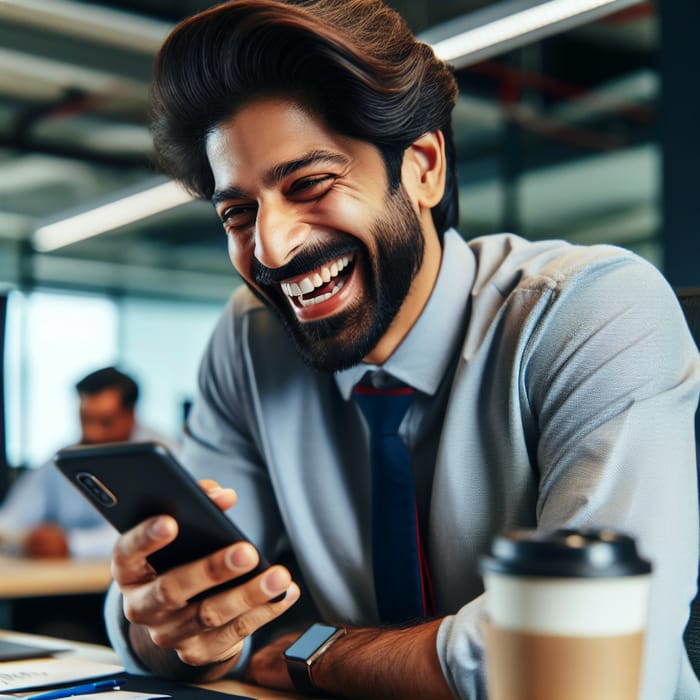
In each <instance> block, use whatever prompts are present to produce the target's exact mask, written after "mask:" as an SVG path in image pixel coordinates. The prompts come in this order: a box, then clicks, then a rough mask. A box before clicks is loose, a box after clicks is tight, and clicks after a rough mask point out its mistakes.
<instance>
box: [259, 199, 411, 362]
mask: <svg viewBox="0 0 700 700" xmlns="http://www.w3.org/2000/svg"><path fill="white" fill-rule="evenodd" d="M385 204H386V207H385V211H384V213H383V214H382V215H380V216H379V217H377V219H376V220H375V221H374V223H373V224H372V225H371V226H370V230H369V233H370V234H371V237H372V238H373V240H374V241H375V243H376V249H377V252H376V258H375V259H374V260H373V259H372V258H371V255H370V251H369V250H368V249H367V247H366V246H364V245H362V244H361V243H359V242H358V241H357V240H356V239H355V238H353V237H352V236H349V235H347V234H343V235H342V236H341V237H340V238H339V239H338V242H337V243H334V244H333V245H330V246H324V247H323V249H322V250H316V251H314V250H309V251H305V252H304V253H300V254H299V255H298V256H297V257H296V258H295V259H294V260H292V261H291V262H290V263H289V264H287V265H285V266H284V267H282V268H276V269H271V268H268V267H265V266H264V265H262V264H261V263H260V262H258V261H257V260H253V265H252V270H251V273H252V277H253V279H254V280H255V281H256V283H257V284H259V285H260V287H261V288H262V289H263V290H264V292H265V295H262V294H260V293H259V292H258V291H257V290H256V289H255V287H253V286H252V285H250V284H249V285H248V286H249V287H250V289H251V290H252V291H253V292H254V293H255V295H256V296H257V297H258V298H260V299H262V301H263V302H264V303H265V304H266V305H267V306H269V307H270V308H272V309H273V310H274V311H275V312H276V313H277V315H278V316H279V317H280V319H281V320H282V323H283V324H284V326H285V328H286V329H287V332H288V333H289V335H290V336H291V338H292V340H293V342H294V345H295V346H296V349H297V352H298V353H299V355H300V356H301V358H302V360H303V361H304V362H305V363H306V364H307V365H309V366H311V367H313V368H314V369H317V370H321V371H328V372H337V371H339V370H342V369H347V368H348V367H352V366H354V365H357V364H358V363H360V362H361V361H362V359H363V358H364V357H365V356H366V355H367V354H368V353H369V352H370V351H371V350H373V349H374V347H375V346H376V345H377V343H379V341H380V340H381V339H382V337H383V336H384V334H385V333H386V332H387V330H388V329H389V326H390V325H391V322H392V321H393V320H394V318H395V317H396V314H397V313H398V311H399V309H400V308H401V305H402V304H403V302H404V300H405V299H406V296H407V295H408V292H409V290H410V288H411V284H412V282H413V280H414V279H415V276H416V274H417V273H418V270H419V269H420V266H421V264H422V262H423V252H424V247H425V242H424V240H423V229H422V228H421V225H420V222H419V220H418V217H417V216H416V213H415V211H414V210H413V208H412V206H411V203H410V201H409V199H408V197H407V196H406V194H405V192H404V190H403V188H399V190H398V191H397V192H395V193H393V194H388V195H387V197H386V200H385ZM348 253H352V254H354V255H355V264H356V265H362V275H363V279H364V280H365V285H366V290H365V294H364V295H363V296H362V297H361V298H358V299H356V300H354V302H353V303H352V304H351V305H350V306H349V308H347V309H346V310H345V311H343V312H342V313H338V314H334V315H333V316H330V317H329V318H324V319H320V320H318V321H307V322H304V323H301V322H300V321H299V320H298V319H297V317H296V315H295V314H294V311H293V310H292V309H291V308H290V306H289V301H288V300H287V298H286V297H285V295H284V294H283V292H282V291H281V290H280V288H279V282H281V281H282V280H285V279H288V278H290V277H294V276H296V275H299V274H302V273H304V272H306V271H308V270H313V269H314V268H317V267H319V265H322V264H323V263H326V262H330V261H331V260H335V259H337V258H338V257H340V256H341V255H345V254H348Z"/></svg>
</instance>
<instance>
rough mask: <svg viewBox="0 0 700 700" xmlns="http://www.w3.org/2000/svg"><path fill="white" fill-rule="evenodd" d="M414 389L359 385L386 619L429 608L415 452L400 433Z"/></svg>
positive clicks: (375, 560) (375, 558)
mask: <svg viewBox="0 0 700 700" xmlns="http://www.w3.org/2000/svg"><path fill="white" fill-rule="evenodd" d="M413 393H414V392H413V389H411V388H410V387H400V388H398V389H375V388H372V387H367V386H363V385H358V386H357V387H355V400H356V401H357V404H358V405H359V407H360V409H361V410H362V413H363V414H364V416H365V419H366V420H367V424H368V427H369V431H370V461H371V466H372V564H373V567H374V584H375V590H376V596H377V608H378V610H379V617H380V619H381V621H382V622H385V623H394V622H401V621H403V620H409V619H411V618H416V617H423V616H424V615H425V614H426V592H425V587H424V585H423V561H422V551H421V545H420V532H419V528H418V519H417V514H416V496H415V488H414V484H413V467H412V464H411V456H410V455H409V453H408V450H407V449H406V446H405V445H404V444H403V441H402V440H401V438H400V437H399V434H398V430H399V425H401V421H402V420H403V417H404V415H405V413H406V411H407V410H408V407H409V405H410V403H411V401H412V400H413Z"/></svg>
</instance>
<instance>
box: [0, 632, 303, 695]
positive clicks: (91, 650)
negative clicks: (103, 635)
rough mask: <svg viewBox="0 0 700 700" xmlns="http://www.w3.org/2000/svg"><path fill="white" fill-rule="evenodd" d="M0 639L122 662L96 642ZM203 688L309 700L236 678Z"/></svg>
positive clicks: (8, 635) (16, 635)
mask: <svg viewBox="0 0 700 700" xmlns="http://www.w3.org/2000/svg"><path fill="white" fill-rule="evenodd" d="M0 639H10V640H12V641H16V642H26V643H28V644H37V645H47V646H52V645H54V644H56V643H59V644H60V645H61V646H66V647H69V648H70V649H71V651H70V652H69V653H70V654H71V655H75V656H79V657H80V658H83V659H86V660H88V661H100V662H102V663H120V661H119V658H118V657H117V655H116V653H115V652H114V651H113V650H112V649H110V648H109V647H104V646H99V645H96V644H83V643H79V642H70V641H66V640H64V639H54V638H52V637H39V636H37V635H33V634H22V633H20V632H11V631H9V630H0ZM202 687H203V688H209V689H210V690H217V691H219V692H221V693H230V694H238V695H245V696H248V697H251V698H257V700H307V699H306V698H305V696H303V695H299V694H297V693H285V692H282V691H280V690H270V689H268V688H261V687H260V686H257V685H251V684H249V683H241V682H239V681H234V680H223V681H216V682H215V683H207V684H204V685H202Z"/></svg>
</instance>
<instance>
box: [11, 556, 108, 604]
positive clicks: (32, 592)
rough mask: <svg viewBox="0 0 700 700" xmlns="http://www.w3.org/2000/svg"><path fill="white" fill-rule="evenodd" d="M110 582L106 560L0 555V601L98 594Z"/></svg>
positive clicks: (104, 589) (105, 588)
mask: <svg viewBox="0 0 700 700" xmlns="http://www.w3.org/2000/svg"><path fill="white" fill-rule="evenodd" d="M111 580H112V575H111V573H110V569H109V561H108V560H103V559H85V560H80V559H27V558H23V557H12V556H7V555H0V598H24V597H29V596H39V595H66V594H70V593H100V592H102V591H106V590H107V587H108V586H109V583H110V581H111Z"/></svg>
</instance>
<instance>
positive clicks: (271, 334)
mask: <svg viewBox="0 0 700 700" xmlns="http://www.w3.org/2000/svg"><path fill="white" fill-rule="evenodd" d="M368 369H378V370H380V371H381V372H385V373H388V374H389V375H390V376H392V377H395V378H397V379H400V380H401V381H404V382H406V383H408V384H410V385H411V386H413V387H415V388H416V389H417V390H418V396H417V400H416V401H415V402H414V404H413V406H412V407H411V409H410V411H409V413H408V414H407V416H406V417H405V419H404V421H403V423H402V426H401V434H402V435H403V437H404V439H405V441H406V443H407V445H408V447H409V449H410V450H411V452H412V455H413V460H414V469H415V472H416V484H417V489H418V491H419V493H418V503H419V510H420V517H421V523H422V526H423V530H424V533H425V534H424V537H425V540H424V541H425V542H426V544H427V558H428V562H429V566H430V570H431V576H432V581H433V586H434V589H435V597H436V603H437V612H438V614H440V615H442V616H444V619H443V622H442V625H441V627H440V631H439V635H438V639H437V652H438V655H439V658H440V662H441V665H442V669H443V671H444V674H445V677H446V679H447V682H448V683H449V685H450V687H451V688H452V690H453V693H454V695H455V697H457V698H461V699H463V700H467V699H469V700H484V699H485V698H486V686H485V678H484V664H483V654H484V645H483V629H482V627H483V620H484V599H485V595H484V593H483V585H482V581H481V578H480V576H479V573H478V561H479V557H480V555H481V554H482V553H484V552H485V551H486V549H487V547H488V545H489V543H490V541H491V539H492V537H493V536H494V535H495V534H496V533H497V532H499V531H501V530H504V529H508V528H514V527H537V528H542V529H550V528H555V527H612V528H616V529H618V530H622V531H625V532H628V533H630V534H632V535H634V536H635V537H636V538H637V540H638V545H639V547H640V550H641V552H642V554H643V555H644V556H646V557H648V558H649V559H651V560H652V562H653V565H654V575H653V584H652V600H651V612H650V625H649V633H648V637H647V643H646V659H647V661H646V663H645V667H644V680H643V692H642V700H682V699H683V700H685V699H690V698H700V684H698V682H697V679H696V678H695V676H694V674H693V672H692V669H691V667H690V665H689V662H688V659H687V656H686V654H685V651H684V648H683V642H682V632H683V629H684V626H685V624H686V620H687V617H688V605H689V602H690V601H691V599H692V598H693V596H694V595H695V590H696V576H697V570H698V509H697V484H696V468H695V445H694V439H693V415H694V411H695V407H696V405H697V401H698V391H699V387H700V357H699V356H698V352H697V349H696V347H695V344H694V342H693V340H692V338H691V336H690V334H689V331H688V330H687V327H686V326H685V322H684V319H683V316H682V313H681V310H680V307H679V305H678V302H677V300H676V298H675V295H674V293H673V291H672V289H671V288H670V287H669V285H668V284H667V283H666V281H665V280H664V279H663V277H662V276H661V275H660V274H659V272H658V271H657V270H656V269H655V268H654V267H653V266H651V265H650V264H649V263H647V262H645V261H643V260H642V259H640V258H639V257H637V256H635V255H633V254H631V253H629V252H627V251H624V250H621V249H619V248H614V247H611V246H592V247H581V246H573V245H570V244H567V243H564V242H562V241H542V242H537V243H530V242H527V241H525V240H523V239H522V238H519V237H517V236H514V235H510V234H503V235H492V236H487V237H483V238H479V239H475V240H472V241H471V242H469V243H465V242H464V241H463V240H462V239H461V238H460V237H459V235H458V234H457V233H456V232H454V231H451V232H448V233H447V234H446V236H445V241H444V251H443V259H442V265H441V269H440V274H439V278H438V280H437V284H436V286H435V289H434V290H433V293H432V295H431V297H430V300H429V302H428V304H427V306H426V308H425V309H424V311H423V313H422V315H421V316H420V318H419V319H418V321H417V323H416V324H415V325H414V327H413V328H412V330H411V332H410V333H409V335H408V336H407V337H406V339H405V340H404V341H403V343H402V344H401V345H400V347H399V348H398V349H397V350H396V351H395V352H394V354H393V355H392V356H391V357H390V358H389V359H388V360H387V362H386V363H385V364H384V365H383V366H382V367H381V368H373V367H371V366H368V365H365V364H362V365H360V366H358V367H354V368H351V369H349V370H346V371H344V372H340V373H337V374H335V375H333V374H328V373H321V372H316V371H314V370H312V369H310V368H308V367H306V366H305V365H303V364H302V362H301V360H300V359H299V357H298V356H297V354H296V352H295V350H294V348H293V346H292V344H291V342H290V341H289V340H288V339H287V337H286V334H285V331H284V330H283V328H282V327H281V325H280V324H279V322H278V320H277V319H276V317H275V316H274V315H273V314H272V313H271V312H270V311H269V310H268V309H266V308H265V307H264V306H262V305H261V304H260V302H258V301H257V300H256V299H255V298H254V297H253V295H252V294H250V292H248V291H247V290H245V289H242V290H240V291H238V292H236V293H235V294H234V296H233V298H232V300H231V303H230V305H229V307H228V308H227V309H226V311H225V313H224V315H223V316H222V318H221V321H220V322H219V324H218V326H217V328H216V330H215V331H214V334H213V336H212V339H211V343H210V345H209V347H208V349H207V351H206V354H205V357H204V359H203V362H202V366H201V370H200V376H199V386H200V395H199V396H198V398H197V400H196V402H195V405H194V407H193V409H192V412H191V416H190V421H189V436H188V438H187V440H186V444H185V448H184V455H183V459H184V461H185V463H186V464H187V466H188V467H189V468H191V469H192V470H193V472H194V473H195V474H196V475H197V476H198V477H199V478H203V477H209V478H214V479H217V480H218V481H219V482H220V483H222V484H223V485H225V486H231V487H233V488H235V489H236V490H237V491H238V494H239V501H238V504H237V505H236V506H235V508H233V509H232V511H231V517H232V518H233V519H234V520H235V521H236V522H237V524H238V525H239V526H241V528H242V529H243V530H244V531H245V532H247V533H248V535H249V536H250V537H251V539H252V540H253V541H254V542H255V543H256V544H257V546H258V547H260V548H261V549H262V551H263V552H264V553H265V554H266V555H267V556H268V557H269V558H271V559H273V560H274V559H275V558H276V557H277V556H278V555H279V554H280V553H282V552H283V551H285V550H287V549H288V548H291V549H292V550H293V552H294V554H295V556H296V559H297V562H298V564H299V566H300V568H301V571H302V573H303V576H304V580H305V584H306V589H305V590H306V594H307V595H310V596H311V597H312V598H313V601H314V603H315V605H316V607H317V609H318V611H319V612H320V614H321V615H322V617H323V618H325V619H326V620H329V621H346V622H348V623H354V624H361V625H372V624H375V623H376V622H377V611H376V605H375V601H374V588H373V582H372V571H371V551H370V541H371V534H370V492H369V465H368V458H367V449H368V448H367V431H366V428H365V424H364V421H363V418H362V415H361V413H360V411H359V409H358V408H357V406H356V405H355V403H354V401H353V400H352V398H351V392H352V388H353V386H354V384H355V383H356V382H357V381H359V379H360V377H361V376H362V375H364V373H365V372H366V371H367V370H368ZM378 380H381V377H379V378H378ZM107 615H108V621H109V627H110V634H111V635H112V639H113V642H114V644H115V646H116V648H118V649H119V650H120V653H121V654H122V655H123V657H124V658H125V660H126V662H127V663H133V659H132V660H131V661H129V652H128V649H127V648H126V646H125V644H124V640H123V637H121V636H120V631H119V626H118V625H117V620H118V617H119V596H118V594H117V592H116V591H115V590H113V591H112V593H111V595H110V602H108V609H107Z"/></svg>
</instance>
